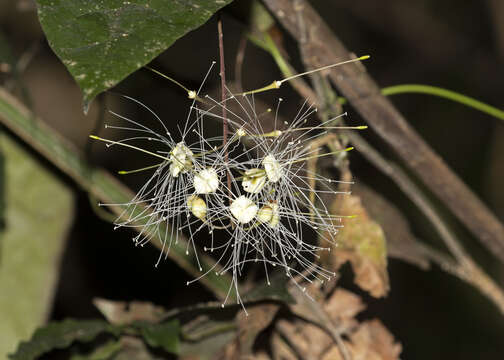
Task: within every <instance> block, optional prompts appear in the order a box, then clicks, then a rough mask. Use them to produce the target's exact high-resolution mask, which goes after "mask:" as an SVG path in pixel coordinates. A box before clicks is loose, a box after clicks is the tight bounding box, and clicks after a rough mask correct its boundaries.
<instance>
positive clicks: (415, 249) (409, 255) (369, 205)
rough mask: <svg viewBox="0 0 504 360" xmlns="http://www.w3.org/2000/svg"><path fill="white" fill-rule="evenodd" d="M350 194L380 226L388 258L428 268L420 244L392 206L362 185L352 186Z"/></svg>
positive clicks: (406, 222)
mask: <svg viewBox="0 0 504 360" xmlns="http://www.w3.org/2000/svg"><path fill="white" fill-rule="evenodd" d="M352 193H353V194H356V195H358V196H359V197H360V198H361V201H362V204H363V205H364V208H365V209H366V210H367V212H368V214H369V216H370V217H371V218H372V219H373V220H375V221H376V222H378V223H379V224H380V225H381V227H382V229H383V231H384V232H385V237H386V239H387V255H388V256H389V257H394V258H397V259H401V260H403V261H407V262H409V263H410V264H413V265H416V266H418V267H420V268H421V269H423V270H427V269H428V268H429V267H430V264H429V259H428V258H427V257H426V256H425V252H424V250H423V247H422V244H421V243H420V242H419V241H417V239H416V238H415V236H414V235H413V233H412V232H411V229H410V225H409V223H408V220H407V219H406V217H404V216H403V215H402V213H401V212H400V211H399V209H398V208H397V207H396V206H395V205H394V204H392V203H390V202H389V201H388V200H387V199H385V198H384V197H383V196H381V195H380V194H378V193H377V192H375V191H373V190H372V189H371V188H369V187H367V186H365V185H363V184H362V183H358V184H355V185H353V186H352Z"/></svg>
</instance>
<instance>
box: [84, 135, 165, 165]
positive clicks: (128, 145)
mask: <svg viewBox="0 0 504 360" xmlns="http://www.w3.org/2000/svg"><path fill="white" fill-rule="evenodd" d="M89 137H90V138H91V139H94V140H100V141H103V142H106V143H108V144H114V145H120V146H124V147H127V148H130V149H134V150H137V151H141V152H143V153H146V154H149V155H152V156H155V157H158V158H160V159H163V160H168V161H169V160H170V159H169V158H167V157H164V156H162V155H159V154H156V153H153V152H151V151H148V150H145V149H142V148H139V147H136V146H133V145H130V144H125V143H122V142H118V141H113V140H109V139H104V138H101V137H99V136H96V135H89Z"/></svg>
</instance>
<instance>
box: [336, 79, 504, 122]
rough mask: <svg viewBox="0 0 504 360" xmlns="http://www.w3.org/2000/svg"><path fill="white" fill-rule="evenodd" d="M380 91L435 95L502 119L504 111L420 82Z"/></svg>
mask: <svg viewBox="0 0 504 360" xmlns="http://www.w3.org/2000/svg"><path fill="white" fill-rule="evenodd" d="M381 92H382V94H383V95H385V96H390V95H397V94H426V95H432V96H437V97H441V98H445V99H448V100H451V101H454V102H458V103H460V104H463V105H466V106H468V107H471V108H473V109H476V110H479V111H481V112H484V113H485V114H488V115H491V116H494V117H496V118H497V119H500V120H503V121H504V111H502V110H500V109H498V108H496V107H494V106H491V105H488V104H485V103H483V102H481V101H479V100H476V99H474V98H472V97H469V96H466V95H462V94H460V93H457V92H455V91H451V90H447V89H443V88H440V87H437V86H430V85H422V84H403V85H395V86H389V87H386V88H383V89H381ZM338 101H339V103H340V104H341V105H344V104H346V103H347V102H348V101H347V99H345V98H344V97H338Z"/></svg>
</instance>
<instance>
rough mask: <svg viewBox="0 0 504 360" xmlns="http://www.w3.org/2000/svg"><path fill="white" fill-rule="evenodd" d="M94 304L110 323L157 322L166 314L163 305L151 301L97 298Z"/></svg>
mask: <svg viewBox="0 0 504 360" xmlns="http://www.w3.org/2000/svg"><path fill="white" fill-rule="evenodd" d="M93 304H94V305H95V306H96V307H97V308H98V310H100V312H101V313H102V314H103V316H105V318H106V319H107V320H108V321H109V322H110V323H112V324H116V325H123V324H130V323H132V322H134V321H147V322H152V323H157V322H159V321H160V320H161V316H162V315H163V314H165V310H164V309H163V308H162V307H161V306H156V305H154V304H152V303H150V302H140V301H133V302H131V303H127V302H125V301H112V300H106V299H101V298H95V299H93Z"/></svg>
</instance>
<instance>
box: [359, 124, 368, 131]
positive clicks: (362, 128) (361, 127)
mask: <svg viewBox="0 0 504 360" xmlns="http://www.w3.org/2000/svg"><path fill="white" fill-rule="evenodd" d="M367 128H368V126H367V125H361V126H357V130H365V129H367Z"/></svg>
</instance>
